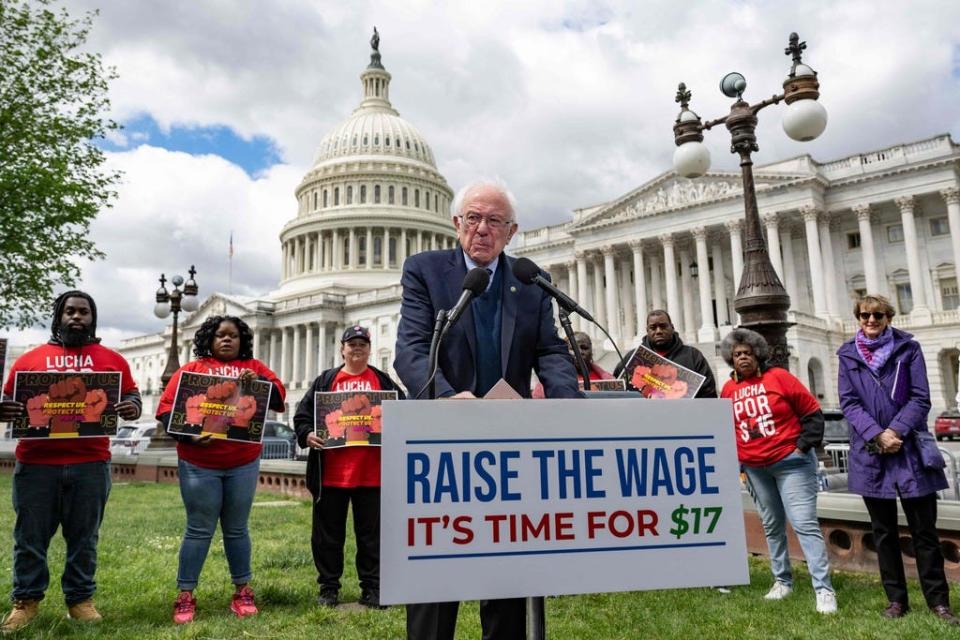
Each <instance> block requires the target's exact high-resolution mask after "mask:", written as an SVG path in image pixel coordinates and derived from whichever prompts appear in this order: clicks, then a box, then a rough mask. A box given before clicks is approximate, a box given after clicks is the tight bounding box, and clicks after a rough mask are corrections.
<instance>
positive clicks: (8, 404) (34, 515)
mask: <svg viewBox="0 0 960 640" xmlns="http://www.w3.org/2000/svg"><path fill="white" fill-rule="evenodd" d="M96 331H97V307H96V304H95V303H94V301H93V298H92V297H90V296H89V295H88V294H86V293H84V292H82V291H67V292H66V293H63V294H62V295H60V297H58V298H57V300H56V302H55V303H54V307H53V321H52V324H51V334H52V335H51V338H50V341H49V342H48V343H47V344H45V345H42V346H39V347H37V348H36V349H32V350H30V351H28V352H26V353H25V354H23V355H22V356H20V357H19V358H18V359H17V361H16V362H14V363H13V366H12V367H11V368H10V376H9V377H8V378H7V382H6V384H5V385H4V387H3V395H4V397H7V398H9V397H10V396H11V395H12V393H13V386H14V381H15V379H16V374H17V372H18V371H90V372H93V371H96V372H101V371H119V372H120V374H121V378H120V402H118V403H117V405H116V410H117V413H118V414H119V416H120V417H121V418H124V419H125V420H136V419H137V418H139V417H140V392H139V391H138V390H137V385H136V383H135V382H134V381H133V376H132V375H131V374H130V367H129V365H128V364H127V361H126V360H124V359H123V356H121V355H120V354H119V353H117V352H116V351H112V350H110V349H107V348H106V347H103V346H101V345H100V339H99V338H97V337H96ZM24 415H26V407H25V406H24V405H23V404H22V403H20V402H14V401H12V400H4V401H3V402H0V422H10V421H11V420H13V419H15V418H19V417H21V416H24ZM109 447H110V440H109V438H107V437H84V438H69V439H67V438H58V439H49V438H42V439H41V438H36V439H23V440H20V441H19V442H18V443H17V449H16V457H17V464H16V469H15V471H14V474H13V508H14V511H16V513H17V520H16V524H15V525H14V529H13V610H12V611H11V612H10V615H8V616H7V618H6V619H5V620H4V622H3V625H2V626H0V631H2V632H3V633H11V632H13V631H16V630H17V629H19V628H21V627H23V626H25V625H26V624H27V623H29V622H30V620H32V619H33V618H34V617H35V616H36V615H37V610H38V606H39V603H40V600H42V599H43V596H44V592H45V591H46V589H47V585H48V584H49V572H48V569H47V548H48V547H49V546H50V539H51V538H52V537H53V534H54V533H56V531H57V528H58V527H62V529H63V537H64V539H65V540H66V543H67V560H66V565H65V566H64V569H63V578H62V585H63V595H64V599H65V600H66V603H67V608H68V614H69V616H70V617H71V618H74V619H76V620H81V621H85V622H95V621H97V620H100V614H99V613H97V610H96V608H95V607H94V605H93V593H94V591H95V590H96V582H95V581H94V573H95V572H96V569H97V537H98V535H99V531H100V522H101V521H102V520H103V512H104V508H105V507H106V504H107V496H108V495H109V494H110V448H109Z"/></svg>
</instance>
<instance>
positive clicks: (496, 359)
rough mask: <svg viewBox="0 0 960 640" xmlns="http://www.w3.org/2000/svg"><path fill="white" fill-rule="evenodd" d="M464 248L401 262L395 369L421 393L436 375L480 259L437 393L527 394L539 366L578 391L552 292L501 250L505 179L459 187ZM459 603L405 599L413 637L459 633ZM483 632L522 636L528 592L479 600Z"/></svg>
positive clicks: (543, 376) (563, 393) (506, 227)
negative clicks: (448, 315)
mask: <svg viewBox="0 0 960 640" xmlns="http://www.w3.org/2000/svg"><path fill="white" fill-rule="evenodd" d="M451 214H452V216H453V225H454V227H456V230H457V237H458V239H459V241H460V246H459V247H457V248H455V249H452V250H446V251H429V252H425V253H420V254H417V255H415V256H412V257H411V258H410V259H408V260H407V261H406V263H404V265H403V278H402V280H401V283H402V284H403V302H402V305H401V317H400V325H399V327H398V330H397V348H396V353H397V358H396V361H395V362H394V368H395V369H396V371H397V374H398V375H399V376H400V379H401V380H402V381H403V384H404V385H405V386H406V387H407V389H408V390H410V391H411V393H416V392H417V390H419V389H420V388H421V387H423V385H424V383H425V382H426V380H427V375H428V373H429V362H428V356H429V350H430V339H431V334H432V331H433V324H434V318H435V317H436V315H437V311H438V310H439V309H451V308H453V306H454V305H455V304H456V303H457V299H458V298H459V297H460V293H461V291H462V287H463V279H464V276H465V275H466V274H467V272H468V271H469V270H470V269H473V268H475V267H483V268H485V269H486V270H487V271H488V272H489V273H490V284H489V286H488V287H487V289H486V291H485V292H484V293H483V294H482V295H479V296H477V297H476V298H474V300H473V301H472V302H471V303H470V307H469V308H468V309H467V310H466V311H465V312H464V314H463V315H462V316H461V318H460V320H459V322H458V323H457V324H456V325H454V326H453V327H452V328H451V329H450V330H449V332H448V333H447V335H446V337H445V338H444V342H443V344H442V345H441V347H440V353H439V371H438V373H437V377H436V389H437V397H438V398H479V397H483V396H484V395H485V394H486V393H487V392H488V391H489V390H490V389H491V388H492V387H493V386H494V385H495V384H496V383H497V382H498V381H499V380H500V379H501V378H503V379H505V380H506V381H507V382H508V383H509V384H510V385H511V386H512V387H513V388H514V389H515V390H516V391H517V392H518V393H519V394H520V395H521V396H523V397H524V398H529V397H530V377H531V376H530V374H531V372H532V371H534V370H535V371H536V372H537V376H538V377H539V378H540V380H541V382H542V383H543V387H544V390H545V393H546V397H547V398H577V397H580V392H579V390H578V388H577V374H576V371H575V370H574V368H573V363H572V362H571V361H570V357H569V356H568V355H567V348H566V346H565V345H564V343H563V342H562V341H561V340H560V338H559V337H558V336H557V330H556V326H555V325H554V319H553V308H552V306H551V304H550V298H549V297H548V296H547V295H546V294H545V293H544V292H543V291H542V290H541V289H539V288H537V287H534V286H529V285H523V284H521V283H520V281H519V280H517V278H516V277H515V276H514V275H513V272H512V271H511V268H512V266H513V262H514V258H511V257H508V256H507V255H506V254H505V253H503V249H504V247H506V246H507V243H508V242H510V239H511V238H512V237H513V234H514V233H516V231H517V222H516V213H515V207H514V198H513V195H512V194H511V193H510V192H509V191H508V190H507V188H506V186H505V185H504V184H503V183H502V182H500V181H491V180H481V181H477V182H474V183H472V184H469V185H467V186H466V187H464V188H463V189H461V190H460V191H459V192H458V193H457V195H456V197H455V198H454V200H453V204H452V206H451ZM458 605H459V603H457V602H446V603H440V604H419V605H409V606H408V607H407V638H408V639H409V640H445V639H451V640H452V638H453V636H454V631H455V629H456V624H457V607H458ZM480 622H481V626H482V627H483V638H484V640H514V639H519V638H522V637H524V632H525V627H526V609H525V603H524V601H523V600H522V599H519V598H512V599H505V600H486V601H481V603H480Z"/></svg>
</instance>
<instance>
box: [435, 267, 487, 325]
mask: <svg viewBox="0 0 960 640" xmlns="http://www.w3.org/2000/svg"><path fill="white" fill-rule="evenodd" d="M489 284H490V272H489V271H487V270H486V269H484V268H483V267H474V268H473V269H470V271H468V272H467V275H466V276H464V278H463V293H461V294H460V299H459V300H457V304H456V306H455V307H454V308H453V309H451V310H450V313H448V314H447V326H446V328H444V333H446V331H447V329H449V328H450V327H452V326H453V325H455V324H457V320H459V319H460V316H461V315H463V312H464V311H466V309H467V305H469V304H470V301H471V300H473V299H474V298H475V297H477V296H479V295H481V294H482V293H483V292H484V291H486V290H487V285H489Z"/></svg>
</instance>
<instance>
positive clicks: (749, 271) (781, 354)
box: [673, 33, 827, 367]
mask: <svg viewBox="0 0 960 640" xmlns="http://www.w3.org/2000/svg"><path fill="white" fill-rule="evenodd" d="M806 48H807V43H806V42H800V38H799V37H798V36H797V34H796V33H791V34H790V44H789V46H788V47H787V48H786V49H785V53H786V54H787V55H788V56H792V58H793V65H792V66H791V68H790V74H789V75H788V76H787V79H786V80H784V82H783V93H781V94H778V95H775V96H773V97H772V98H769V99H767V100H764V101H762V102H759V103H757V104H755V105H750V104H748V103H747V102H745V101H744V100H743V97H742V96H743V92H744V90H745V89H746V88H747V81H746V79H744V77H743V76H742V75H740V74H739V73H728V74H727V75H726V76H724V78H723V80H721V81H720V90H721V91H722V92H723V94H724V95H726V96H727V97H729V98H736V99H737V101H736V102H734V103H733V105H732V106H731V107H730V113H729V114H727V115H726V116H724V117H722V118H717V119H716V120H710V121H708V122H701V120H700V116H698V115H697V114H696V113H694V112H693V111H691V110H690V108H689V103H690V96H691V92H690V91H688V90H687V87H686V85H685V84H683V83H680V86H679V88H678V90H677V97H676V101H677V102H679V103H680V115H678V116H677V120H676V122H675V123H674V125H673V135H674V139H675V141H676V144H677V149H676V151H675V152H674V154H673V166H674V170H675V171H676V173H677V174H678V175H680V176H683V177H685V178H697V177H699V176H702V175H704V174H705V173H706V172H707V170H708V169H709V168H710V152H709V151H708V150H707V148H706V147H705V146H704V144H703V131H704V130H709V129H711V128H712V127H715V126H716V125H718V124H724V125H726V127H727V129H728V130H729V131H730V134H731V137H732V142H731V145H730V152H731V153H737V154H739V155H740V168H741V171H742V174H743V204H744V210H745V211H744V213H745V215H744V218H745V225H744V264H743V275H742V276H741V277H740V286H739V288H738V289H737V295H736V296H735V297H734V303H733V307H734V309H736V311H737V313H739V314H740V318H741V326H743V327H746V328H749V329H753V330H754V331H757V332H758V333H760V334H761V335H763V337H764V338H766V339H767V342H768V343H769V344H770V351H771V353H770V363H771V364H774V365H777V366H781V367H786V366H787V363H788V361H789V355H790V352H789V350H788V348H787V329H788V328H789V327H790V325H791V323H790V322H788V321H787V310H788V309H789V308H790V296H789V295H787V292H786V290H785V289H784V288H783V283H781V282H780V278H779V277H778V276H777V272H776V271H774V269H773V265H772V264H771V263H770V255H769V254H768V253H767V243H766V241H765V240H764V237H763V231H762V228H761V226H760V213H759V211H758V209H757V192H756V189H755V187H754V183H753V160H752V159H751V157H750V154H751V153H752V152H754V151H758V150H759V147H758V146H757V137H756V129H757V112H758V111H760V110H761V109H763V108H765V107H768V106H770V105H772V104H777V103H779V102H780V101H781V100H782V101H784V102H786V103H787V105H788V106H787V110H786V113H785V114H784V116H783V129H784V131H785V132H786V133H787V135H788V136H790V137H791V138H793V139H794V140H799V141H801V142H806V141H808V140H813V139H814V138H816V137H817V136H819V135H820V134H821V133H823V130H824V129H825V128H826V126H827V112H826V110H825V109H824V108H823V106H822V105H821V104H820V103H819V102H817V98H819V97H820V92H819V88H820V83H819V82H818V81H817V72H816V71H814V70H813V69H812V68H810V67H809V66H807V65H806V64H804V63H803V61H802V60H801V59H800V58H801V53H802V52H803V50H804V49H806Z"/></svg>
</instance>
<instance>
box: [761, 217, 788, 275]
mask: <svg viewBox="0 0 960 640" xmlns="http://www.w3.org/2000/svg"><path fill="white" fill-rule="evenodd" d="M760 219H761V220H763V225H764V226H765V227H766V229H767V253H769V254H770V263H771V264H773V270H774V271H776V272H777V276H778V277H779V278H780V281H781V282H783V256H781V254H780V231H779V229H778V228H777V223H778V219H777V214H776V213H765V214H763V215H762V216H760Z"/></svg>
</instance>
